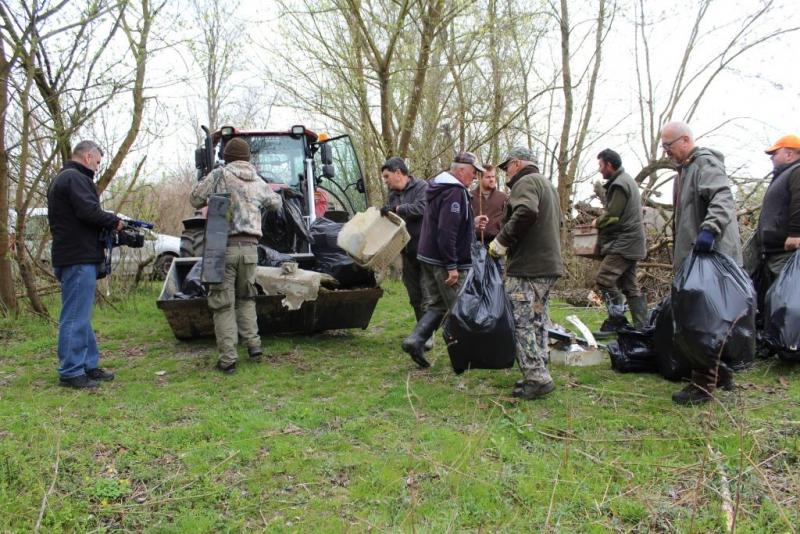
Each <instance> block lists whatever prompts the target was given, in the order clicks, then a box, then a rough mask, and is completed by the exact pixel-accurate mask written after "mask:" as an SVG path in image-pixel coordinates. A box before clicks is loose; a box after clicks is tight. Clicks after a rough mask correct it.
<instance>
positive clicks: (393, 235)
mask: <svg viewBox="0 0 800 534" xmlns="http://www.w3.org/2000/svg"><path fill="white" fill-rule="evenodd" d="M410 239H411V237H410V236H409V235H408V232H407V231H406V223H405V221H403V219H401V218H400V217H399V216H398V215H397V214H395V213H391V212H390V213H387V214H386V217H382V216H381V213H380V211H379V210H378V209H376V208H373V207H370V208H368V209H367V210H366V211H363V212H360V213H356V214H355V216H354V217H353V218H352V219H350V220H349V221H348V222H347V223H346V224H345V225H344V226H343V227H342V230H341V231H340V232H339V236H338V237H337V239H336V244H337V245H339V247H340V248H342V249H343V250H344V251H345V252H347V253H348V254H349V255H350V256H351V257H352V258H353V261H355V262H356V263H357V264H358V265H360V266H361V267H365V268H367V269H371V270H372V271H376V272H378V271H382V270H384V269H385V268H386V267H388V266H389V264H390V263H392V261H394V259H395V258H396V257H397V256H398V255H399V254H400V252H402V250H403V247H405V246H406V244H407V243H408V241H409V240H410Z"/></svg>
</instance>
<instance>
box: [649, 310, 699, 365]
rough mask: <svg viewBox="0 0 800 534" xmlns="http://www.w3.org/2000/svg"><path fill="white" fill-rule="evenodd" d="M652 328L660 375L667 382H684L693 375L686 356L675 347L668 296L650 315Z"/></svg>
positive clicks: (656, 361)
mask: <svg viewBox="0 0 800 534" xmlns="http://www.w3.org/2000/svg"><path fill="white" fill-rule="evenodd" d="M650 326H652V327H653V350H654V351H655V357H656V358H655V363H656V369H657V370H658V373H659V374H660V375H661V376H663V377H664V378H666V379H667V380H683V379H684V378H689V376H691V374H692V367H691V366H690V365H689V362H688V360H687V359H686V356H684V355H683V353H681V351H680V349H679V348H678V347H675V346H673V343H672V337H673V335H674V332H675V330H674V327H673V324H672V305H671V303H670V297H669V296H667V297H665V298H664V300H662V301H661V303H659V305H658V306H656V308H655V309H654V310H653V313H652V314H651V315H650Z"/></svg>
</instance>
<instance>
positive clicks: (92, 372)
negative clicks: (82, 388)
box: [86, 367, 114, 382]
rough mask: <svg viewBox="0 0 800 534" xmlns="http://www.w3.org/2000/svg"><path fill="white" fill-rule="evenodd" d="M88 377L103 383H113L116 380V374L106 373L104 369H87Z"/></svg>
mask: <svg viewBox="0 0 800 534" xmlns="http://www.w3.org/2000/svg"><path fill="white" fill-rule="evenodd" d="M86 376H88V377H89V378H91V379H92V380H102V381H103V382H111V381H112V380H114V373H112V372H111V371H106V370H105V369H103V368H102V367H95V368H94V369H86Z"/></svg>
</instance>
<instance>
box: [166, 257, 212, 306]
mask: <svg viewBox="0 0 800 534" xmlns="http://www.w3.org/2000/svg"><path fill="white" fill-rule="evenodd" d="M202 272H203V260H202V259H201V260H199V261H198V262H197V263H195V264H194V265H193V266H192V268H191V269H190V270H189V272H188V273H187V274H186V278H184V279H183V283H182V284H181V290H180V291H179V292H178V293H175V294H174V295H173V298H175V299H178V300H185V299H194V298H202V297H205V296H206V288H205V286H204V285H203V282H201V281H200V273H202Z"/></svg>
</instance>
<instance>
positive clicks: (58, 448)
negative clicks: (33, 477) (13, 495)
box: [33, 408, 61, 532]
mask: <svg viewBox="0 0 800 534" xmlns="http://www.w3.org/2000/svg"><path fill="white" fill-rule="evenodd" d="M58 421H59V424H58V427H57V429H56V461H55V466H54V467H53V481H52V482H50V487H49V488H47V491H46V492H44V495H43V496H42V504H41V506H39V517H38V518H37V519H36V525H35V526H34V527H33V531H34V532H39V529H40V528H41V527H42V519H43V518H44V511H45V509H47V499H48V498H49V497H50V495H51V494H52V493H53V490H54V489H55V487H56V480H58V466H59V464H60V463H61V408H59V409H58Z"/></svg>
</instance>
